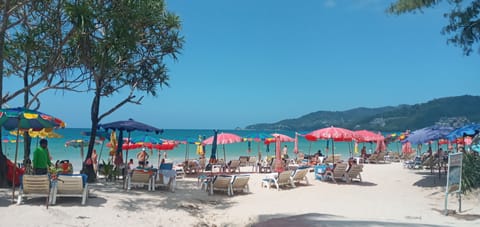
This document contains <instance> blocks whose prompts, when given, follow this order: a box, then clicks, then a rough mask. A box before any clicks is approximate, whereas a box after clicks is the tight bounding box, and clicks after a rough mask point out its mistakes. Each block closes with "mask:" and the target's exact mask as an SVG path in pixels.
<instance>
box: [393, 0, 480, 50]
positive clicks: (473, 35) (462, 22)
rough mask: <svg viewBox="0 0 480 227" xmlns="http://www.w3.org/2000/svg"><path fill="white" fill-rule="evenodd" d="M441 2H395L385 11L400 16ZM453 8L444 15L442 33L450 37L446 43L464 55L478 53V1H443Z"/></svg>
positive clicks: (479, 25) (432, 0) (430, 0)
mask: <svg viewBox="0 0 480 227" xmlns="http://www.w3.org/2000/svg"><path fill="white" fill-rule="evenodd" d="M441 2H442V1H441V0H397V1H396V2H394V3H392V4H391V5H390V7H389V8H388V9H387V12H388V13H390V14H395V15H400V14H404V13H411V12H422V9H425V8H432V7H434V6H437V5H439V4H440V3H441ZM444 2H447V3H448V4H450V5H452V6H453V9H452V10H451V11H450V12H447V13H445V14H444V17H446V18H448V19H449V24H448V25H446V26H445V27H444V28H443V30H442V33H443V34H444V35H450V36H449V38H448V40H447V42H448V43H451V44H453V45H455V46H458V47H460V48H462V49H463V53H464V54H465V55H467V56H468V55H470V54H471V53H472V52H473V51H474V50H477V51H480V49H479V46H478V41H479V39H480V18H479V13H480V0H468V1H464V0H455V1H451V0H448V1H444Z"/></svg>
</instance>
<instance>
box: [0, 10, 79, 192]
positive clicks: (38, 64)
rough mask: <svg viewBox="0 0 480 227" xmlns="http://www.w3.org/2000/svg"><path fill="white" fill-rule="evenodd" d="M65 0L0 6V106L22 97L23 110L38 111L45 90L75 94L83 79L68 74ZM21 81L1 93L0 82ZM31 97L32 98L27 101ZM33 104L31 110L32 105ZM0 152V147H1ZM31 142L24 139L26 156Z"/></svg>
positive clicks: (0, 165)
mask: <svg viewBox="0 0 480 227" xmlns="http://www.w3.org/2000/svg"><path fill="white" fill-rule="evenodd" d="M63 4H64V1H5V2H3V5H2V4H0V6H2V7H1V9H2V11H1V15H0V16H1V18H2V20H1V21H2V25H1V28H0V44H1V46H2V47H3V48H1V51H0V73H1V74H0V97H1V98H0V104H2V105H3V104H4V103H8V102H9V101H11V100H13V99H15V98H17V97H19V96H20V95H22V94H23V98H24V107H26V108H30V109H38V108H39V107H40V99H39V96H40V95H41V94H42V93H44V92H45V91H47V90H51V89H60V90H62V91H66V90H67V91H77V88H78V87H79V86H80V85H81V84H82V83H83V81H84V80H85V78H83V76H82V75H81V74H80V75H78V74H71V73H68V72H69V70H70V72H71V68H73V66H75V59H74V58H72V57H70V56H69V55H67V52H66V46H67V44H68V41H69V40H70V39H71V38H72V37H73V36H72V34H73V32H72V31H73V29H72V28H69V27H68V26H66V23H65V22H66V17H65V13H64V12H65V11H64V10H63V9H64V7H62V6H63ZM4 78H8V79H11V80H14V79H21V80H23V85H24V86H23V87H21V88H18V90H13V91H10V92H11V93H6V94H4V90H3V79H4ZM30 97H31V99H30ZM33 105H35V106H34V107H33V108H32V106H33ZM0 149H1V147H0ZM0 153H1V155H0V186H5V184H6V178H5V176H6V172H3V170H6V157H5V156H4V155H3V151H2V152H0ZM29 156H30V140H29V138H28V137H25V157H24V159H25V160H27V159H29Z"/></svg>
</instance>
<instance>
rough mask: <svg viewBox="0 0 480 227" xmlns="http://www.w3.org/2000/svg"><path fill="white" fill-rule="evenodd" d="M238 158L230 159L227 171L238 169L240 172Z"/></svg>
mask: <svg viewBox="0 0 480 227" xmlns="http://www.w3.org/2000/svg"><path fill="white" fill-rule="evenodd" d="M240 163H241V162H240V160H231V161H230V163H228V165H227V168H228V172H230V173H234V172H236V171H237V170H238V172H240Z"/></svg>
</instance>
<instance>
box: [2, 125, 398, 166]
mask: <svg viewBox="0 0 480 227" xmlns="http://www.w3.org/2000/svg"><path fill="white" fill-rule="evenodd" d="M85 131H89V130H88V129H80V128H66V129H59V130H56V131H55V132H57V133H59V134H61V135H62V136H63V138H59V139H54V138H51V139H48V141H49V145H48V146H49V150H50V153H51V156H52V162H53V163H55V161H56V160H64V159H68V160H70V162H72V164H73V166H74V171H75V172H78V171H80V169H81V163H82V161H81V158H80V148H75V147H66V146H65V142H67V141H69V140H73V139H88V138H87V137H85V136H83V135H82V134H81V132H85ZM220 132H228V133H234V134H237V135H239V136H241V137H244V136H247V135H248V134H251V133H258V132H259V131H252V130H219V133H220ZM262 132H263V133H267V134H271V133H281V134H285V135H288V136H290V137H292V138H294V137H295V132H293V131H262ZM5 134H8V132H4V133H3V135H5ZM117 135H118V132H117ZM143 135H149V136H153V137H157V138H161V139H168V140H183V141H185V140H187V139H198V138H199V136H204V137H205V138H208V137H210V136H213V130H210V129H209V130H198V129H195V130H189V129H165V130H164V132H163V133H162V134H159V135H156V134H154V133H145V132H132V134H131V138H135V137H139V136H143ZM124 136H125V137H127V135H126V133H125V135H124ZM298 138H299V139H298V149H299V151H300V152H303V153H305V154H309V153H311V154H313V153H315V152H317V151H318V150H319V149H321V150H322V152H323V153H324V154H325V151H326V147H327V142H326V141H325V140H320V141H316V142H310V141H307V140H306V139H305V138H303V137H301V136H299V137H298ZM37 143H38V139H37V138H34V139H32V146H31V150H32V153H33V150H34V149H35V148H36V147H37ZM107 143H108V140H106V141H105V143H104V144H103V145H102V144H97V145H95V149H96V150H97V154H98V155H99V161H100V162H101V160H105V161H108V158H109V156H108V152H109V150H110V148H108V147H107V146H106V145H107ZM259 144H260V146H259ZM284 145H287V147H288V155H289V157H295V155H294V153H293V147H294V143H293V142H285V143H282V147H283V146H284ZM363 145H365V146H366V147H367V150H370V149H371V150H372V151H374V150H375V144H370V143H365V144H359V150H360V149H361V146H363ZM2 146H3V150H4V153H5V154H6V155H7V157H8V158H9V159H10V160H12V161H13V160H14V157H15V143H2ZM328 146H329V152H328V154H331V152H332V144H331V142H329V143H328ZM334 146H335V154H342V157H343V158H344V159H345V158H346V157H350V153H351V152H353V144H352V143H350V142H335V144H334ZM224 147H225V156H226V159H227V161H228V160H231V159H238V157H239V156H258V148H259V147H260V151H261V152H262V157H265V156H266V155H269V156H270V155H275V144H274V143H272V144H270V147H269V148H270V152H268V153H267V152H266V150H267V145H265V144H264V143H263V142H262V143H257V142H252V143H251V152H250V153H248V152H247V150H248V143H247V142H241V143H234V144H226V145H225V146H224ZM211 148H212V146H211V145H207V146H206V155H205V157H207V158H209V157H210V155H211ZM400 149H401V145H400V144H399V143H391V144H389V145H388V150H392V151H399V150H400ZM138 151H139V149H136V150H130V151H129V153H128V158H129V159H130V158H133V159H134V160H136V158H135V157H136V153H137V152H138ZM160 152H162V153H163V151H160ZM187 152H188V153H187ZM23 153H24V152H23V143H19V152H18V161H17V162H22V160H23V157H24V156H23ZM84 153H85V155H86V153H87V151H86V148H85V151H84ZM167 154H168V159H171V160H173V161H174V162H181V161H183V160H185V157H186V155H187V156H188V157H189V158H198V157H199V155H197V154H196V145H194V144H188V145H186V144H179V145H178V146H177V147H176V148H175V149H173V150H171V151H167ZM125 155H126V154H125V151H124V157H125ZM158 155H159V152H158V151H156V150H153V152H152V153H151V155H150V159H149V161H150V164H153V165H154V166H156V165H158V164H157V163H158ZM353 155H354V156H358V154H353ZM223 157H224V153H223V145H218V149H217V158H223Z"/></svg>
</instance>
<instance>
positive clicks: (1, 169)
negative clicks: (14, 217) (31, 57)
mask: <svg viewBox="0 0 480 227" xmlns="http://www.w3.org/2000/svg"><path fill="white" fill-rule="evenodd" d="M3 6H4V8H3V10H1V13H2V17H1V18H2V19H3V20H2V25H1V27H0V107H2V106H3V76H4V75H3V72H4V70H3V68H4V61H5V60H4V59H5V55H4V51H3V50H4V46H5V33H6V32H7V27H8V18H9V15H8V12H9V11H10V1H9V0H6V1H4V2H3ZM1 136H2V130H0V137H1ZM2 149H3V148H2V146H0V187H2V188H4V187H6V186H7V157H6V156H5V155H4V154H3V150H2Z"/></svg>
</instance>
